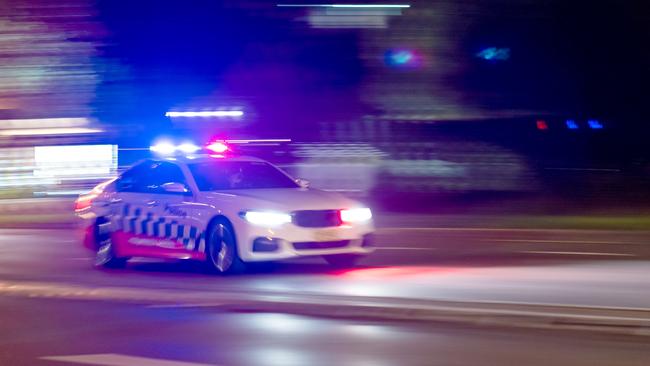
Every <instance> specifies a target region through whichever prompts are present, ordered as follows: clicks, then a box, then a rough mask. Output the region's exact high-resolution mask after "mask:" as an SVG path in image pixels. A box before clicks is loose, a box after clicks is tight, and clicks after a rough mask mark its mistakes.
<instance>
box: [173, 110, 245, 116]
mask: <svg viewBox="0 0 650 366" xmlns="http://www.w3.org/2000/svg"><path fill="white" fill-rule="evenodd" d="M243 115H244V112H243V111H196V112H192V111H186V112H167V113H165V117H241V116H243Z"/></svg>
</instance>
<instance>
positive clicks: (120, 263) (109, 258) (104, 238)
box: [93, 220, 128, 268]
mask: <svg viewBox="0 0 650 366" xmlns="http://www.w3.org/2000/svg"><path fill="white" fill-rule="evenodd" d="M109 228H110V221H107V220H98V221H97V224H96V225H95V248H96V250H95V259H94V261H93V265H94V266H95V267H98V268H124V267H125V266H126V261H127V260H128V258H120V257H118V256H117V255H116V254H115V247H114V246H113V240H112V238H111V232H110V229H109Z"/></svg>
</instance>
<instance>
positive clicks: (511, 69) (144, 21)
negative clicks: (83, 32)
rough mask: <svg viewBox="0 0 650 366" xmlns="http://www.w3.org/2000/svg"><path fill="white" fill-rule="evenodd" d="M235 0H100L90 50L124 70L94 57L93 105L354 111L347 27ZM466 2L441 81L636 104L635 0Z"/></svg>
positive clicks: (520, 95)
mask: <svg viewBox="0 0 650 366" xmlns="http://www.w3.org/2000/svg"><path fill="white" fill-rule="evenodd" d="M243 3H244V2H232V3H230V4H229V5H227V6H226V5H224V4H223V3H220V2H217V1H195V0H190V1H169V2H160V1H150V0H143V1H134V2H129V3H128V5H127V3H126V2H116V1H112V0H100V1H99V2H98V8H99V20H100V21H101V22H102V23H103V24H104V25H105V27H106V28H107V30H108V33H109V35H110V36H109V37H108V39H107V41H106V46H105V47H103V49H102V55H101V56H102V59H103V60H104V62H108V64H109V65H112V66H114V65H118V64H119V65H123V66H125V69H124V70H121V71H120V70H114V69H111V68H110V67H109V68H106V70H108V71H106V72H105V74H104V82H103V83H102V84H101V85H100V87H99V89H98V96H97V107H98V110H99V113H103V114H104V115H107V116H109V117H110V116H113V117H114V118H118V117H117V116H124V115H129V116H133V118H135V119H142V118H150V119H156V118H157V117H156V116H160V115H162V113H164V111H165V110H167V109H169V108H172V107H174V106H178V105H183V104H184V103H191V102H192V101H193V100H196V99H197V98H206V97H209V96H210V95H215V96H227V98H232V99H233V100H242V99H243V100H249V101H252V103H254V105H255V106H256V108H257V109H258V111H261V112H263V113H264V114H265V115H266V116H268V118H270V119H278V120H280V119H285V118H287V117H289V116H294V117H296V118H303V119H304V118H309V116H310V115H313V111H314V110H319V111H324V110H328V103H326V102H325V101H324V99H329V100H331V101H332V103H333V104H336V105H337V106H339V108H338V109H339V110H349V111H350V113H349V115H350V116H354V115H356V114H358V113H361V111H363V110H364V108H365V106H360V105H359V102H358V100H359V98H358V95H357V93H358V88H359V84H360V82H361V80H362V79H363V76H364V72H366V70H364V68H363V66H362V64H361V61H360V60H359V59H358V56H357V53H358V52H357V42H358V37H357V33H356V32H354V31H329V32H317V31H312V30H310V29H309V28H308V27H307V26H306V25H304V23H303V24H298V23H297V22H294V21H293V20H292V18H291V17H281V16H275V15H273V12H274V3H273V2H256V3H255V4H253V5H251V4H248V6H243V5H242V4H243ZM420 3H422V2H420ZM466 3H468V4H470V5H471V4H473V2H466ZM476 3H479V4H482V5H481V6H482V7H483V8H485V9H490V10H491V11H489V12H486V15H485V16H484V17H483V18H481V17H479V20H478V21H477V22H475V23H474V25H473V26H472V27H470V28H469V29H468V30H467V34H466V35H463V36H462V37H459V42H462V43H463V45H462V47H464V48H465V49H467V50H468V60H467V63H468V65H469V67H468V71H467V72H466V73H465V75H464V77H463V78H461V79H460V80H457V85H452V88H453V87H456V88H465V89H468V90H469V89H476V90H484V89H486V88H492V89H493V90H491V91H492V92H496V93H502V94H503V95H506V96H508V97H507V98H502V99H507V101H508V102H509V103H510V105H509V106H512V104H513V103H514V104H515V105H516V104H520V105H522V106H526V107H528V106H536V107H542V108H544V109H548V110H551V111H553V110H554V109H557V110H563V111H567V110H568V111H574V112H576V113H582V114H585V115H587V114H590V115H603V116H614V117H616V118H627V119H630V118H636V117H637V116H638V115H639V113H640V112H642V111H644V110H645V104H646V103H645V99H646V97H647V95H648V93H647V92H646V88H647V85H648V82H650V78H649V75H650V70H649V65H650V55H649V52H650V51H649V48H648V44H650V42H649V41H650V37H649V35H650V33H649V29H650V26H649V24H650V19H649V18H648V12H646V11H644V6H643V1H607V2H598V1H592V2H582V1H563V0H553V1H551V0H549V1H546V2H540V3H541V5H538V6H537V7H536V8H537V9H539V10H540V14H521V16H520V17H519V16H517V15H515V16H513V14H512V13H508V12H507V10H508V8H509V6H510V4H511V3H516V2H515V1H503V0H502V1H488V2H485V1H483V2H476ZM492 3H493V4H492ZM233 4H234V5H233ZM500 9H503V10H504V13H503V14H504V15H500ZM413 11H415V9H414V10H413ZM481 44H501V45H504V46H508V47H511V48H512V51H513V57H512V59H511V60H509V61H508V63H507V64H504V65H489V64H485V63H480V62H478V61H477V60H476V59H473V58H472V54H471V50H473V49H475V47H476V46H477V45H481ZM106 60H112V61H110V62H109V61H106ZM522 78H523V80H524V82H522ZM332 103H330V104H332ZM486 103H487V105H486V107H487V108H488V109H489V108H501V107H504V106H503V105H500V103H498V102H492V101H489V100H488V101H486ZM490 103H493V104H490ZM116 105H119V106H120V107H119V108H118V107H116ZM318 117H319V118H323V116H322V115H320V116H318ZM330 117H331V118H337V116H330ZM339 117H341V116H339ZM346 117H348V116H347V115H345V116H343V117H342V118H346ZM634 122H635V123H636V122H637V121H636V120H635V121H634Z"/></svg>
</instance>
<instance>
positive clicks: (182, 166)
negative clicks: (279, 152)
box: [75, 155, 374, 272]
mask: <svg viewBox="0 0 650 366" xmlns="http://www.w3.org/2000/svg"><path fill="white" fill-rule="evenodd" d="M75 211H76V213H77V215H78V216H79V217H80V218H82V219H83V220H82V222H84V224H85V225H84V227H85V239H84V244H85V246H86V247H88V248H89V249H92V250H94V251H95V253H96V256H95V265H97V266H108V267H118V266H123V265H124V264H125V263H126V261H127V260H128V259H129V258H131V257H154V258H168V259H194V260H201V261H205V262H206V263H207V264H208V266H209V267H210V268H211V269H214V270H215V271H218V272H232V271H237V270H240V269H242V268H243V264H244V263H245V262H258V261H275V260H283V259H289V258H296V257H303V256H322V257H324V258H325V259H326V260H327V261H328V262H329V263H331V264H332V265H335V266H351V265H353V264H354V263H355V261H356V260H357V259H359V258H360V257H361V256H363V255H366V254H368V253H370V252H372V250H373V246H372V232H373V230H374V227H373V223H372V214H371V211H370V209H369V208H367V207H364V206H363V205H361V204H360V203H358V202H355V201H353V200H350V199H348V198H346V197H343V196H342V195H340V194H337V193H331V192H325V191H320V190H316V189H312V188H308V187H307V186H306V184H305V182H304V181H300V180H294V179H293V178H291V177H290V176H288V175H287V174H286V173H284V172H283V171H281V170H280V169H278V168H276V167H275V166H273V165H272V164H270V163H268V162H266V161H263V160H260V159H256V158H252V157H227V156H223V155H212V156H209V155H196V156H188V157H168V158H152V159H147V160H144V161H141V162H139V163H137V164H135V165H134V166H133V167H131V168H130V169H128V170H126V171H125V172H124V173H122V174H121V175H120V176H119V177H118V178H116V179H114V180H111V181H109V182H105V183H103V184H100V185H99V186H97V187H95V189H93V191H91V192H90V193H89V194H87V195H84V196H81V197H80V198H79V199H78V200H77V202H76V207H75Z"/></svg>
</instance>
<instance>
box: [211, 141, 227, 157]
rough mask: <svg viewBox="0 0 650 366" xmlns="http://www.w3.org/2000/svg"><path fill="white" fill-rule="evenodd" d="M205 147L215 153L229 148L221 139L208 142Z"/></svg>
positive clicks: (223, 151)
mask: <svg viewBox="0 0 650 366" xmlns="http://www.w3.org/2000/svg"><path fill="white" fill-rule="evenodd" d="M205 148H206V149H208V150H210V151H212V152H215V153H217V154H222V153H225V152H226V151H228V150H230V148H229V147H228V145H226V144H225V143H223V142H221V141H215V142H212V143H210V144H208V145H207V146H206V147H205Z"/></svg>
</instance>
